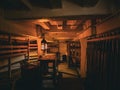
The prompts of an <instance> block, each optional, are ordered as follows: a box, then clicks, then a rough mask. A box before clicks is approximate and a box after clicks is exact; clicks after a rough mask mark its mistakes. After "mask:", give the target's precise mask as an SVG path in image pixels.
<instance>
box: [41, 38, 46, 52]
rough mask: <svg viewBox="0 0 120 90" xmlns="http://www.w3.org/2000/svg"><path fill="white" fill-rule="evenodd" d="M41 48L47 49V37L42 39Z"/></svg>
mask: <svg viewBox="0 0 120 90" xmlns="http://www.w3.org/2000/svg"><path fill="white" fill-rule="evenodd" d="M41 49H42V50H43V51H45V50H47V41H46V40H45V38H43V40H42V41H41Z"/></svg>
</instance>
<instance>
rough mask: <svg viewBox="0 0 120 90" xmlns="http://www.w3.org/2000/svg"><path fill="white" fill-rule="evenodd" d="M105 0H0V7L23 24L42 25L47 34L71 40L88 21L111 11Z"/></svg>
mask: <svg viewBox="0 0 120 90" xmlns="http://www.w3.org/2000/svg"><path fill="white" fill-rule="evenodd" d="M106 1H107V0H106ZM106 1H104V0H0V8H2V9H4V14H5V18H6V19H9V20H12V21H14V22H16V23H19V24H23V25H24V24H25V25H26V23H27V25H28V26H33V27H35V26H39V27H40V29H41V30H42V32H44V33H45V35H46V37H47V38H52V39H57V40H68V39H73V38H74V37H75V36H76V35H78V33H79V32H81V31H83V30H84V24H85V22H89V21H92V20H98V19H100V20H101V19H103V18H105V17H106V16H107V15H108V14H110V13H111V9H110V8H109V7H110V5H111V4H108V3H106ZM111 1H112V3H113V1H115V2H114V3H117V2H119V0H111ZM116 5H117V4H116ZM117 7H119V5H117ZM108 8H109V9H108ZM112 8H113V7H112Z"/></svg>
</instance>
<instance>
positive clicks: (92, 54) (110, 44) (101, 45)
mask: <svg viewBox="0 0 120 90" xmlns="http://www.w3.org/2000/svg"><path fill="white" fill-rule="evenodd" d="M119 50H120V29H116V30H112V31H110V32H106V33H102V34H99V35H96V36H91V37H88V42H87V79H86V82H87V83H86V87H87V90H88V89H89V90H120V85H119V84H120V52H119Z"/></svg>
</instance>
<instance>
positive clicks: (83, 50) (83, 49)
mask: <svg viewBox="0 0 120 90" xmlns="http://www.w3.org/2000/svg"><path fill="white" fill-rule="evenodd" d="M80 43H81V62H80V63H81V65H80V75H81V78H85V77H86V71H87V58H86V48H87V40H86V39H80Z"/></svg>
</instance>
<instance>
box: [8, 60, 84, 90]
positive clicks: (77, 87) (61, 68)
mask: <svg viewBox="0 0 120 90" xmlns="http://www.w3.org/2000/svg"><path fill="white" fill-rule="evenodd" d="M58 72H59V73H60V78H59V82H58V83H57V84H56V85H53V83H52V81H50V80H48V81H44V83H43V86H42V88H41V87H38V88H37V86H35V87H31V86H33V85H34V83H31V85H30V84H29V85H28V84H27V83H26V82H24V80H21V79H18V80H17V81H16V83H14V85H12V89H10V88H8V89H6V90H84V85H83V83H82V79H81V78H80V75H79V73H78V71H77V70H76V68H74V67H73V68H69V67H68V65H67V63H66V62H63V63H60V64H59V65H58ZM15 73H16V72H15ZM17 73H18V74H16V75H18V78H19V77H20V75H19V74H20V73H19V72H18V71H17ZM16 77H17V76H16ZM26 85H27V87H30V88H25V87H26ZM38 86H39V82H38Z"/></svg>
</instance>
